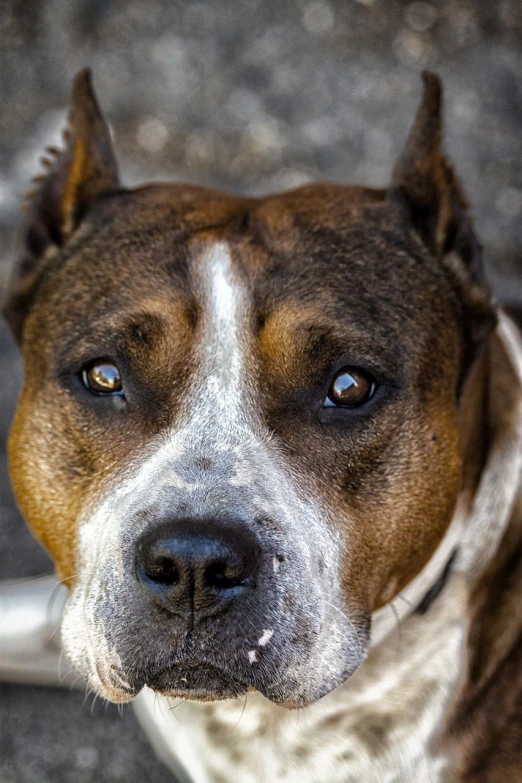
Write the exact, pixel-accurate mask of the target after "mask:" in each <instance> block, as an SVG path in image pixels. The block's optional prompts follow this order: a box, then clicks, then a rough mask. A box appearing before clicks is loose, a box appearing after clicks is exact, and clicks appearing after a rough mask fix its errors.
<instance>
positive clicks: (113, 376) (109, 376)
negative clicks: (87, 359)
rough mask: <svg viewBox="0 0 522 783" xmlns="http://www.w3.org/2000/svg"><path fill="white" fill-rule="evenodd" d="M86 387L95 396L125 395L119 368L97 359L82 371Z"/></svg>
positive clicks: (104, 360)
mask: <svg viewBox="0 0 522 783" xmlns="http://www.w3.org/2000/svg"><path fill="white" fill-rule="evenodd" d="M82 381H83V384H84V386H85V387H86V388H87V389H89V391H91V392H94V394H104V395H105V394H108V395H112V394H123V383H122V379H121V373H120V371H119V369H118V367H117V366H116V365H115V364H113V363H112V362H110V361H108V360H106V359H95V360H94V361H93V362H91V363H90V364H88V365H87V366H86V367H84V369H83V370H82Z"/></svg>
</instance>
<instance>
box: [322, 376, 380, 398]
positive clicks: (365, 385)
mask: <svg viewBox="0 0 522 783" xmlns="http://www.w3.org/2000/svg"><path fill="white" fill-rule="evenodd" d="M376 389H377V383H376V381H375V379H374V378H373V377H372V376H371V375H370V374H369V373H368V372H366V371H365V370H362V369H361V368H360V367H344V368H343V369H342V370H341V371H340V372H338V373H337V375H336V376H335V378H334V379H333V381H332V383H331V384H330V389H329V391H328V396H327V398H326V399H325V401H324V405H323V407H325V408H359V407H360V406H361V405H364V404H365V403H367V402H368V401H369V400H370V399H371V398H372V397H373V395H374V394H375V391H376Z"/></svg>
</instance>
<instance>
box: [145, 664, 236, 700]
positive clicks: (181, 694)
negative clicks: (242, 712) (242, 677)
mask: <svg viewBox="0 0 522 783" xmlns="http://www.w3.org/2000/svg"><path fill="white" fill-rule="evenodd" d="M146 685H148V687H149V688H151V689H152V690H154V691H156V692H158V693H161V694H162V695H163V696H169V697H171V698H180V699H193V700H197V701H217V700H221V699H235V698H237V697H238V696H242V695H244V694H245V693H246V692H247V690H248V688H249V687H250V686H249V685H247V684H245V683H243V682H240V681H239V680H238V679H237V678H236V677H232V675H230V674H229V673H228V672H226V671H224V670H223V669H221V668H218V667H217V666H214V665H213V664H209V663H206V662H191V663H184V662H181V663H180V662H177V663H172V664H170V665H169V666H166V667H165V668H164V669H162V670H161V671H159V672H156V673H155V674H154V675H153V676H152V677H150V678H148V679H147V682H146Z"/></svg>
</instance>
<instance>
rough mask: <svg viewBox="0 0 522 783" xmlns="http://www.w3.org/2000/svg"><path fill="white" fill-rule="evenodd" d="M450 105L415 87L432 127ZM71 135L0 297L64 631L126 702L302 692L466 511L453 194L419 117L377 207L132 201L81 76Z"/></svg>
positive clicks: (292, 699) (74, 649) (187, 197)
mask: <svg viewBox="0 0 522 783" xmlns="http://www.w3.org/2000/svg"><path fill="white" fill-rule="evenodd" d="M438 101H439V90H438V84H437V82H436V80H435V79H434V77H429V78H427V91H426V95H425V99H424V102H423V105H422V107H421V110H420V113H419V117H418V120H417V126H419V124H420V125H421V126H422V128H421V129H423V128H425V126H426V125H429V124H430V122H431V123H433V121H434V116H435V114H436V117H437V118H438ZM72 125H73V133H74V136H73V140H72V141H71V142H70V143H69V146H68V149H67V151H66V153H64V154H62V157H61V158H60V159H59V160H58V161H57V163H56V164H55V166H54V167H53V169H52V171H51V173H50V174H49V176H48V179H47V181H46V182H45V183H44V186H43V188H42V190H41V192H40V194H39V195H38V196H37V197H36V199H35V201H34V202H33V207H32V213H31V216H30V227H29V230H28V235H27V236H28V241H27V246H26V248H27V249H26V255H25V256H24V257H23V259H22V262H21V263H20V265H19V268H18V273H17V275H16V277H15V279H14V282H13V284H12V287H11V293H10V295H9V298H8V301H7V314H8V317H9V318H10V320H11V323H12V324H13V327H14V329H15V332H16V333H17V334H18V336H19V339H20V342H21V344H22V347H23V352H24V360H25V367H26V376H25V384H24V389H23V393H22V396H21V399H20V402H19V406H18V410H17V413H16V417H15V421H14V425H13V430H12V435H11V439H10V458H11V470H12V476H13V484H14V487H15V491H16V494H17V498H18V501H19V503H20V506H21V508H22V511H23V513H24V514H25V516H26V518H27V520H28V522H29V524H30V525H31V526H32V528H33V530H34V531H35V533H36V534H37V535H38V536H39V538H40V539H41V540H42V542H43V543H44V545H45V546H46V547H47V548H48V550H49V551H50V553H51V554H52V556H53V558H54V560H55V562H56V566H57V569H58V572H59V574H60V576H61V577H63V578H65V579H66V580H67V582H68V584H69V585H70V588H71V593H70V598H69V600H68V603H67V606H66V611H65V617H64V622H63V629H62V630H63V642H64V645H65V649H66V651H67V653H68V655H69V657H70V659H71V660H72V662H73V664H74V665H75V666H76V668H77V669H78V671H79V672H80V673H82V674H83V675H84V676H85V677H86V678H88V680H89V682H90V684H91V685H92V687H93V688H94V689H95V690H97V691H98V692H100V693H101V694H103V695H104V696H106V697H107V698H109V699H111V700H113V701H125V700H128V699H130V698H132V697H133V696H134V695H135V694H136V693H137V692H138V691H139V690H140V689H141V688H142V687H143V686H144V685H146V684H147V685H150V686H151V687H153V688H155V689H156V690H158V691H161V692H163V693H168V694H173V695H176V696H181V697H185V698H198V699H219V698H227V697H230V696H236V695H239V694H241V693H243V692H245V691H246V690H247V689H249V688H255V689H257V690H259V691H260V692H261V693H263V694H264V695H265V696H267V697H268V698H270V699H272V700H273V701H276V702H278V703H281V704H284V705H286V706H299V705H304V704H307V703H310V702H311V701H313V700H315V699H317V698H319V697H321V696H323V695H324V694H326V693H328V692H329V691H331V690H332V689H333V688H335V687H337V686H338V685H339V684H341V683H342V682H343V681H344V680H345V679H346V678H347V677H348V676H349V675H350V674H351V673H352V672H353V671H354V670H355V669H356V668H357V666H358V665H359V664H360V663H361V661H362V660H363V658H364V656H365V653H366V650H367V646H368V642H369V633H370V617H371V614H372V612H373V611H374V610H375V609H377V608H378V607H379V606H381V605H383V604H384V603H386V602H387V601H389V600H391V599H392V598H393V597H394V596H395V595H396V594H397V592H398V591H399V590H400V589H401V588H402V587H404V585H405V584H407V583H408V582H409V581H410V580H411V579H412V578H413V577H414V576H415V575H416V574H417V573H418V572H419V571H420V570H421V569H422V567H423V566H424V565H425V563H426V562H427V560H428V559H429V557H430V555H431V554H432V552H433V551H434V549H435V547H436V546H437V543H438V542H439V541H440V539H441V538H442V536H443V534H444V531H445V530H446V528H447V526H448V524H449V521H450V519H451V516H452V513H453V509H454V507H455V503H456V500H457V496H458V493H459V488H460V485H461V477H462V443H461V429H460V419H459V405H458V401H459V394H460V392H461V389H462V385H463V382H464V380H465V376H466V372H467V371H468V370H469V366H470V364H471V361H472V358H473V356H474V355H476V353H477V351H478V348H479V347H480V344H481V342H482V341H483V339H484V335H485V333H486V332H487V329H488V325H489V324H490V317H489V316H490V313H489V309H488V306H487V302H486V298H487V297H486V294H484V293H483V291H482V289H481V287H480V285H479V282H477V280H478V278H479V271H478V270H477V268H476V262H477V252H478V251H477V246H476V244H475V241H474V239H473V236H472V233H471V229H470V226H469V220H468V217H467V214H466V210H465V207H464V204H463V201H462V199H461V196H460V191H459V190H458V187H457V185H456V183H455V182H454V180H453V175H452V174H451V172H450V169H449V168H448V167H447V164H446V163H445V162H444V161H443V159H442V158H441V157H440V153H439V155H438V158H437V156H434V155H433V149H434V148H433V149H432V148H430V150H428V151H426V150H424V151H423V148H422V145H421V143H420V142H421V141H422V142H423V143H424V144H425V145H426V143H427V142H426V132H424V131H423V133H420V137H421V138H420V141H419V132H418V129H417V134H416V133H415V132H414V133H413V134H412V138H411V139H410V142H409V145H408V146H407V149H406V151H405V153H404V155H403V158H401V161H400V163H399V165H398V167H397V169H396V174H395V181H394V185H393V186H392V188H391V189H390V191H389V193H388V196H387V197H385V195H386V194H385V193H384V192H378V191H370V190H366V189H362V188H349V187H341V186H326V185H316V186H309V187H305V188H302V189H299V190H297V191H294V192H290V193H286V194H282V195H279V196H272V197H268V198H266V199H260V200H253V199H241V198H234V197H231V196H228V195H226V194H222V193H218V192H215V191H210V190H207V189H203V188H194V187H188V186H181V185H179V186H178V185H176V186H175V185H172V186H160V185H155V186H151V187H146V188H141V189H138V190H135V191H123V190H120V189H119V188H118V187H117V180H116V173H115V171H116V170H115V167H114V163H113V160H112V153H111V150H110V141H109V138H108V135H107V130H106V127H105V126H104V124H103V122H102V120H101V117H100V116H99V114H98V110H97V107H96V104H95V102H94V99H93V98H92V95H91V94H90V92H89V90H88V85H87V84H86V82H85V78H83V79H82V78H81V79H80V80H79V81H78V82H77V87H76V99H75V109H74V112H73V119H72ZM434 132H435V133H437V131H436V129H435V131H434ZM430 143H431V144H432V147H433V142H430ZM437 145H438V139H437ZM437 149H438V146H437ZM413 153H415V154H414V155H413ZM428 153H429V155H428ZM423 156H424V157H423ZM428 158H429V160H431V161H432V164H431V165H432V168H433V171H435V170H436V169H437V167H438V170H437V177H438V180H437V187H435V186H434V187H433V188H432V189H431V191H432V192H431V191H430V188H427V187H426V183H427V182H429V181H431V180H430V177H431V178H432V179H433V180H434V181H435V179H437V177H435V175H432V174H431V173H430V171H429V170H428V168H429V167H426V171H425V172H424V173H423V176H422V181H421V187H420V190H419V187H418V186H417V185H416V186H415V187H416V190H415V188H412V189H409V187H408V182H409V181H414V180H415V176H417V179H419V171H422V165H419V161H427V160H428ZM435 158H437V159H436V160H435ZM80 159H81V161H80V162H78V161H79V160H80ZM409 159H411V161H410V162H411V172H410V173H408V165H410V163H409ZM86 161H87V162H86ZM440 167H443V169H444V177H445V184H443V185H441V177H440V176H439V175H440V170H442V169H441V168H440ZM410 174H411V176H410ZM450 174H451V176H450ZM444 177H443V179H444ZM430 192H431V195H430ZM427 193H428V196H426V194H427ZM421 196H422V197H425V198H424V202H426V198H428V200H429V205H431V209H430V210H428V209H427V205H426V203H423V204H422V205H421V207H422V208H421V209H418V210H417V209H416V207H415V205H416V201H415V199H417V201H419V200H420V201H422V198H421ZM432 202H433V203H432ZM429 205H428V206H429ZM419 221H420V222H419ZM451 243H452V244H451ZM443 256H444V257H445V258H446V261H445V262H444V263H443V261H442V257H443ZM449 257H451V264H450V263H449V262H448V260H447V259H448V258H449ZM473 264H475V268H472V266H473ZM464 278H465V282H464ZM464 321H465V325H464Z"/></svg>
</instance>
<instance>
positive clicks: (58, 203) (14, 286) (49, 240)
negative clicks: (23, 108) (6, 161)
mask: <svg viewBox="0 0 522 783" xmlns="http://www.w3.org/2000/svg"><path fill="white" fill-rule="evenodd" d="M64 139H65V148H64V149H63V150H58V149H55V148H49V150H48V152H49V154H50V156H51V157H52V160H51V159H49V158H44V159H43V161H42V162H43V164H44V165H45V166H46V167H47V169H48V171H47V173H46V174H44V175H42V176H40V177H36V178H35V182H37V183H38V187H37V188H36V189H35V190H34V191H33V192H32V193H31V194H29V196H28V203H27V206H26V210H27V217H26V220H25V223H24V226H23V228H22V232H21V236H20V243H19V250H18V259H17V261H16V263H15V267H14V269H13V272H12V274H11V278H10V281H9V285H8V289H7V296H6V299H5V302H4V305H3V312H4V316H5V317H6V319H7V321H8V322H9V324H10V326H11V328H12V330H13V333H14V335H15V337H16V339H17V340H18V341H20V338H21V331H22V325H23V321H24V318H25V314H26V311H27V308H28V307H29V305H30V301H31V298H32V296H33V293H34V289H35V285H36V282H37V280H38V278H39V275H40V272H41V271H42V268H43V266H44V262H45V260H46V259H48V258H49V257H50V256H51V255H53V254H54V252H56V250H57V248H60V247H62V246H64V245H65V244H66V243H67V241H68V239H69V238H70V237H71V236H72V234H73V233H74V231H75V230H76V228H77V227H78V226H79V224H80V223H81V221H82V219H83V217H84V216H85V214H86V212H87V210H88V208H89V206H90V205H91V203H92V202H93V200H94V199H95V198H96V197H97V196H100V195H101V194H103V193H107V192H109V191H111V190H115V189H117V188H118V187H119V180H118V171H117V165H116V159H115V157H114V152H113V148H112V142H111V137H110V132H109V128H108V126H107V123H106V122H105V120H104V118H103V116H102V114H101V111H100V108H99V106H98V102H97V100H96V97H95V95H94V91H93V88H92V83H91V74H90V71H89V70H88V69H85V70H83V71H80V73H79V74H78V75H77V76H76V78H75V80H74V86H73V96H72V105H71V111H70V115H69V129H68V130H66V131H64Z"/></svg>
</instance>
